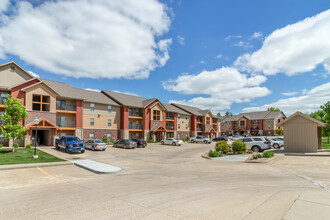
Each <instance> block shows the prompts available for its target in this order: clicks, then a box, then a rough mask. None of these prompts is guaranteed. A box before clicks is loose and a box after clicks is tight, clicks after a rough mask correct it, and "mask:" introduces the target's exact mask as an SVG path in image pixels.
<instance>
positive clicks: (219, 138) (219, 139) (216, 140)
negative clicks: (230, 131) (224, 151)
mask: <svg viewBox="0 0 330 220" xmlns="http://www.w3.org/2000/svg"><path fill="white" fill-rule="evenodd" d="M212 141H213V142H218V141H228V139H227V138H225V137H217V138H214V139H213V140H212Z"/></svg>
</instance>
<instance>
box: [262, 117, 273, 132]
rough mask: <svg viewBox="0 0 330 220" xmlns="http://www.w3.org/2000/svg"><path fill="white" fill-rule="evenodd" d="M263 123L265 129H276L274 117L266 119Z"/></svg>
mask: <svg viewBox="0 0 330 220" xmlns="http://www.w3.org/2000/svg"><path fill="white" fill-rule="evenodd" d="M263 125H264V130H275V123H274V119H265V120H264V121H263ZM268 126H269V127H268Z"/></svg>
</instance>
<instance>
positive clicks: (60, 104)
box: [56, 100, 66, 110]
mask: <svg viewBox="0 0 330 220" xmlns="http://www.w3.org/2000/svg"><path fill="white" fill-rule="evenodd" d="M56 109H58V110H66V101H65V100H56Z"/></svg>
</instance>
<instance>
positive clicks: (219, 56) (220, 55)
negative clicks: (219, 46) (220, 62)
mask: <svg viewBox="0 0 330 220" xmlns="http://www.w3.org/2000/svg"><path fill="white" fill-rule="evenodd" d="M222 57H223V55H222V54H218V55H216V57H215V58H217V59H221V58H222Z"/></svg>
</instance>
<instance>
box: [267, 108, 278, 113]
mask: <svg viewBox="0 0 330 220" xmlns="http://www.w3.org/2000/svg"><path fill="white" fill-rule="evenodd" d="M267 111H271V112H280V111H281V110H280V109H279V108H275V107H270V108H267Z"/></svg>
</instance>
